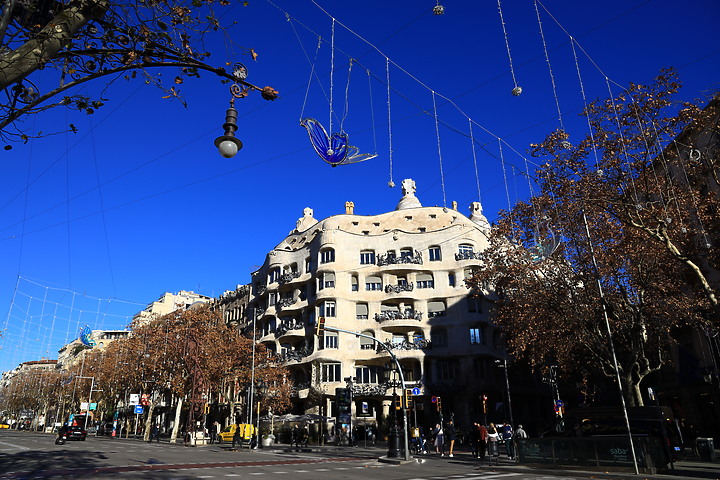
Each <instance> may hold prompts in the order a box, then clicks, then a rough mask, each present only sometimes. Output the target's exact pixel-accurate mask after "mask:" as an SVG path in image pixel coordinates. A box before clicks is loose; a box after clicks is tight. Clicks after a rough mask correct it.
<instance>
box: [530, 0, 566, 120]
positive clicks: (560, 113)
mask: <svg viewBox="0 0 720 480" xmlns="http://www.w3.org/2000/svg"><path fill="white" fill-rule="evenodd" d="M534 4H535V14H536V16H537V21H538V27H539V29H540V38H541V39H542V45H543V52H545V62H546V63H547V66H548V73H549V74H550V83H551V85H552V91H553V97H555V107H556V108H557V113H558V121H559V122H560V128H561V129H562V130H563V131H564V130H565V125H563V119H562V110H560V101H559V100H558V94H557V87H556V85H555V76H554V75H553V71H552V66H551V65H550V53H549V52H548V48H547V43H546V42H545V33H544V32H543V27H542V20H541V18H540V10H538V6H537V0H536V1H535V2H534Z"/></svg>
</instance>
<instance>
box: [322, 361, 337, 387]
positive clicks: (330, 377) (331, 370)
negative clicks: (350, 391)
mask: <svg viewBox="0 0 720 480" xmlns="http://www.w3.org/2000/svg"><path fill="white" fill-rule="evenodd" d="M320 381H321V382H340V381H342V370H341V369H340V364H339V363H322V364H320Z"/></svg>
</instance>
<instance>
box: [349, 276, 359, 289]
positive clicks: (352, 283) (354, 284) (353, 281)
mask: <svg viewBox="0 0 720 480" xmlns="http://www.w3.org/2000/svg"><path fill="white" fill-rule="evenodd" d="M350 290H352V291H353V292H357V291H358V277H357V275H353V276H352V278H350Z"/></svg>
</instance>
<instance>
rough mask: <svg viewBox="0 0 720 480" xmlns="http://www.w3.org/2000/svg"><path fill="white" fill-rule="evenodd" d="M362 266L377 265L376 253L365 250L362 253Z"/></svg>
mask: <svg viewBox="0 0 720 480" xmlns="http://www.w3.org/2000/svg"><path fill="white" fill-rule="evenodd" d="M360 265H375V251H374V250H363V251H361V252H360Z"/></svg>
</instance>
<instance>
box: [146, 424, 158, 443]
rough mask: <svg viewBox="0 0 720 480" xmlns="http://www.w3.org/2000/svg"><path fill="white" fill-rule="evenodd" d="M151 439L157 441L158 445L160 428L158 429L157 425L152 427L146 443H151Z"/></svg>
mask: <svg viewBox="0 0 720 480" xmlns="http://www.w3.org/2000/svg"><path fill="white" fill-rule="evenodd" d="M153 439H155V440H157V443H160V427H158V425H157V423H156V424H155V425H153V428H152V430H151V431H150V439H149V440H148V443H152V441H153Z"/></svg>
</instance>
